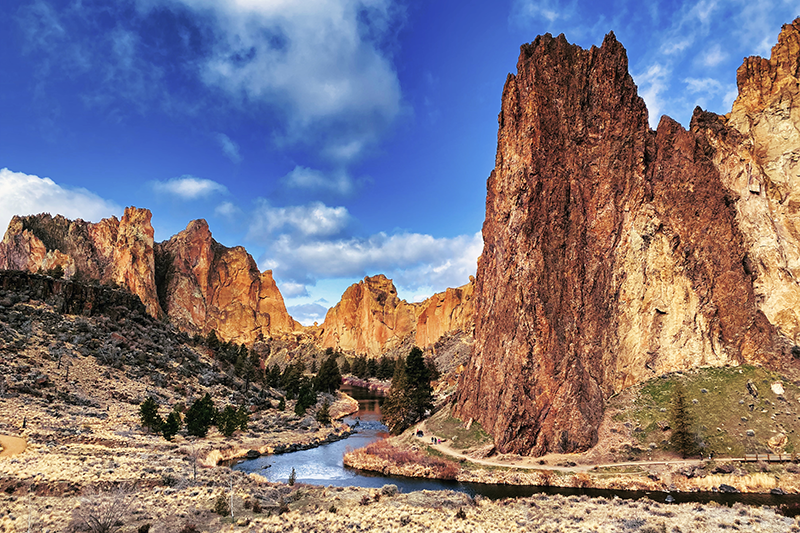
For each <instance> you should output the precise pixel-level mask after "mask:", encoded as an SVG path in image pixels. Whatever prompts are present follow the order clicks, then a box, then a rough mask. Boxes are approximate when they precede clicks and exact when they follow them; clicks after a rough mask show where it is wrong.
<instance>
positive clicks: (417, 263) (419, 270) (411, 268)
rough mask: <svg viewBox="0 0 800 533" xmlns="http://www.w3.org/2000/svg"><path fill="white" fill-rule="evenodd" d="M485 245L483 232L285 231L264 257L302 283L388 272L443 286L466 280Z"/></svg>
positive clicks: (408, 286) (401, 281) (414, 284)
mask: <svg viewBox="0 0 800 533" xmlns="http://www.w3.org/2000/svg"><path fill="white" fill-rule="evenodd" d="M482 249H483V239H482V237H481V234H480V233H476V234H474V235H460V236H457V237H452V238H436V237H433V236H431V235H426V234H419V233H401V234H396V235H387V234H385V233H378V234H375V235H373V236H371V237H369V238H366V239H356V238H351V239H340V240H331V241H320V240H318V241H311V242H305V243H298V242H297V241H296V240H294V239H292V238H290V237H288V236H285V235H282V236H280V237H279V238H278V239H277V240H276V241H275V242H274V244H273V246H272V247H271V249H270V250H269V251H268V252H267V254H265V257H269V259H270V261H271V262H272V264H273V268H274V270H275V273H276V276H279V277H281V278H282V279H288V280H294V281H295V282H298V283H311V282H313V280H315V279H318V278H320V279H323V278H359V277H362V276H364V275H367V274H369V275H372V274H378V273H384V274H386V275H387V276H389V277H391V278H393V279H394V280H395V283H396V284H397V286H398V288H400V287H402V288H403V289H405V290H407V291H413V290H416V289H419V288H426V289H427V288H431V287H433V288H434V290H438V291H440V290H443V289H444V288H446V287H455V286H458V285H463V284H464V283H466V282H467V281H468V279H469V276H470V275H474V274H475V271H476V269H477V259H478V256H480V254H481V251H482ZM262 263H263V260H262ZM282 286H283V285H282Z"/></svg>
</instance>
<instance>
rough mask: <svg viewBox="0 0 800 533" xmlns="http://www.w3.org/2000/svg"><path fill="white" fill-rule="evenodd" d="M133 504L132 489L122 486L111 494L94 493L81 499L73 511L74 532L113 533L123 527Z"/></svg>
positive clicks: (72, 523)
mask: <svg viewBox="0 0 800 533" xmlns="http://www.w3.org/2000/svg"><path fill="white" fill-rule="evenodd" d="M132 504H133V497H132V495H131V489H130V487H128V486H120V487H119V488H117V489H116V490H113V491H111V492H105V493H101V492H92V493H90V494H87V495H86V496H84V497H83V498H81V501H80V505H79V506H78V507H77V508H75V510H73V511H72V522H71V524H70V525H71V530H72V531H88V532H90V533H113V532H115V531H119V529H120V528H121V527H122V526H123V522H122V518H123V517H124V516H125V515H126V514H127V513H128V509H129V508H130V507H131V505H132Z"/></svg>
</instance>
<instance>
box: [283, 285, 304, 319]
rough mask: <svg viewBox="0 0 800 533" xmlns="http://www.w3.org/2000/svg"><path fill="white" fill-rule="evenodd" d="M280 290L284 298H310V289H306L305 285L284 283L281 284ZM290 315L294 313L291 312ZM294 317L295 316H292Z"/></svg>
mask: <svg viewBox="0 0 800 533" xmlns="http://www.w3.org/2000/svg"><path fill="white" fill-rule="evenodd" d="M279 288H280V291H281V294H282V295H283V297H284V298H300V297H302V296H308V289H306V286H305V285H304V284H303V283H295V282H293V281H284V282H281V285H280V287H279ZM290 314H292V313H291V312H290ZM292 316H294V314H292ZM295 318H297V317H295Z"/></svg>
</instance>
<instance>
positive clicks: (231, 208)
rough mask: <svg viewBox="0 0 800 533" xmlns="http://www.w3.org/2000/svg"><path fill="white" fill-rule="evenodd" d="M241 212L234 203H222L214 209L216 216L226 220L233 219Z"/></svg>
mask: <svg viewBox="0 0 800 533" xmlns="http://www.w3.org/2000/svg"><path fill="white" fill-rule="evenodd" d="M241 212H242V210H241V209H239V208H238V207H236V205H234V204H233V202H222V203H221V204H219V205H218V206H217V207H215V208H214V214H216V215H218V216H221V217H225V218H233V217H235V216H236V215H238V214H240V213H241Z"/></svg>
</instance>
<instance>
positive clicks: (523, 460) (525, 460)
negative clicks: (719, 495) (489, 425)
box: [414, 422, 701, 472]
mask: <svg viewBox="0 0 800 533" xmlns="http://www.w3.org/2000/svg"><path fill="white" fill-rule="evenodd" d="M417 430H422V431H423V433H424V435H425V436H424V437H416V438H417V440H419V441H420V442H422V443H424V444H426V445H428V446H430V447H432V448H433V449H434V450H437V451H439V452H441V453H443V454H445V455H449V456H450V457H453V458H454V459H466V460H467V461H469V462H471V463H475V464H479V465H484V466H502V467H505V468H518V469H520V470H557V471H560V472H588V471H590V470H594V469H595V468H613V467H621V466H648V465H699V464H701V461H699V460H698V459H676V460H674V461H629V462H624V463H606V464H588V465H585V464H584V465H575V466H556V465H546V464H545V465H540V464H538V458H535V457H523V456H514V457H513V458H507V459H505V460H503V459H501V458H498V459H486V458H483V459H479V458H477V457H470V456H469V455H467V454H465V453H463V452H461V451H459V450H456V449H455V448H453V447H452V445H451V443H450V442H449V441H445V442H442V443H441V444H431V437H434V438H436V435H434V434H433V433H431V432H429V431H428V430H427V428H426V427H425V423H424V422H422V423H420V424H419V425H418V426H417V427H416V428H415V429H414V433H415V434H416V432H417Z"/></svg>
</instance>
